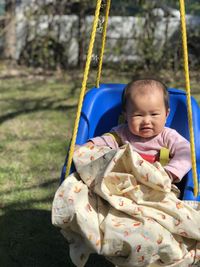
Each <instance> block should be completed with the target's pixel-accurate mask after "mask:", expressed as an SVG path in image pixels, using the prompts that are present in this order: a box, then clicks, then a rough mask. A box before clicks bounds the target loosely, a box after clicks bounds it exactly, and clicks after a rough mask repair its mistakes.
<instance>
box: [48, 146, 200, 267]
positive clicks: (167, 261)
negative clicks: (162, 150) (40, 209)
mask: <svg viewBox="0 0 200 267" xmlns="http://www.w3.org/2000/svg"><path fill="white" fill-rule="evenodd" d="M73 160H74V164H75V167H76V172H75V173H72V174H71V175H70V176H69V177H67V179H65V181H64V182H63V183H62V185H61V186H60V187H59V188H58V190H57V192H56V194H55V197H54V200H53V205H52V223H53V224H54V225H55V226H57V227H60V228H61V232H62V234H63V235H64V237H65V238H66V239H67V241H68V243H69V246H70V257H71V259H72V262H73V263H74V264H75V265H76V266H78V267H82V266H84V265H85V264H86V262H87V259H88V257H89V255H90V254H91V253H98V254H101V255H104V256H105V257H106V258H107V259H108V260H109V261H110V262H112V263H113V264H115V265H117V266H121V267H122V266H123V267H133V266H134V267H135V266H149V265H150V266H181V267H185V266H193V265H196V266H198V265H199V262H200V211H198V210H197V209H194V208H193V207H191V206H190V205H189V204H188V203H185V202H184V201H181V200H179V199H178V194H179V190H178V189H177V187H176V186H175V185H173V184H171V180H170V178H169V176H168V175H167V173H166V172H165V170H164V169H163V167H162V166H161V165H160V163H159V162H155V163H154V164H150V163H148V162H147V161H145V160H144V159H142V158H141V156H140V155H139V154H138V153H136V152H134V151H133V150H132V149H131V146H130V144H126V145H124V146H123V147H121V148H119V149H116V150H114V149H112V150H111V149H110V148H108V147H97V146H92V147H91V146H90V147H80V148H79V149H78V150H76V152H75V154H74V158H73ZM180 168H181V166H180ZM199 266H200V265H199Z"/></svg>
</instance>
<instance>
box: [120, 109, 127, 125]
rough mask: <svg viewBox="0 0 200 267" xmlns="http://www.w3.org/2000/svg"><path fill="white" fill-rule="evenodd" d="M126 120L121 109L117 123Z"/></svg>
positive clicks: (124, 113)
mask: <svg viewBox="0 0 200 267" xmlns="http://www.w3.org/2000/svg"><path fill="white" fill-rule="evenodd" d="M125 122H126V112H124V111H122V113H121V114H120V115H119V118H118V124H122V123H125Z"/></svg>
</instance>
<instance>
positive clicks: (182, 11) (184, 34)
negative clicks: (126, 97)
mask: <svg viewBox="0 0 200 267" xmlns="http://www.w3.org/2000/svg"><path fill="white" fill-rule="evenodd" d="M179 2H180V15H181V30H182V43H183V55H184V70H185V83H186V93H187V110H188V123H189V132H190V147H191V160H192V174H193V182H194V196H195V197H197V195H198V178H197V171H196V153H195V144H194V131H193V124H192V105H191V95H190V77H189V64H188V50H187V32H186V22H185V3H184V0H179Z"/></svg>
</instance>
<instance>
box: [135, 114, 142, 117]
mask: <svg viewBox="0 0 200 267" xmlns="http://www.w3.org/2000/svg"><path fill="white" fill-rule="evenodd" d="M133 117H142V115H141V114H133Z"/></svg>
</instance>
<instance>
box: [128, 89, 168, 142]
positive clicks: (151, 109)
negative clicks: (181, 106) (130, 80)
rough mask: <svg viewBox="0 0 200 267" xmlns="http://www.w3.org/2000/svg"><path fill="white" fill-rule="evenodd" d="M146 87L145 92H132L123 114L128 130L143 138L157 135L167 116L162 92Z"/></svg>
mask: <svg viewBox="0 0 200 267" xmlns="http://www.w3.org/2000/svg"><path fill="white" fill-rule="evenodd" d="M147 87H149V88H145V90H133V92H132V93H131V96H130V99H129V100H128V101H127V106H126V113H125V117H126V120H127V123H128V126H129V130H130V131H131V132H132V133H133V134H135V135H137V136H140V137H143V138H150V137H153V136H156V135H157V134H159V133H160V132H161V131H162V130H163V128H164V126H165V122H166V119H167V116H168V114H169V110H166V107H165V104H164V96H163V91H162V90H161V89H160V88H157V87H152V86H147Z"/></svg>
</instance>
